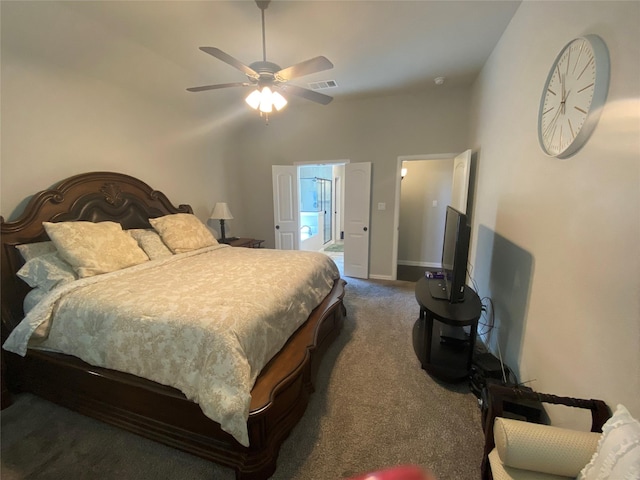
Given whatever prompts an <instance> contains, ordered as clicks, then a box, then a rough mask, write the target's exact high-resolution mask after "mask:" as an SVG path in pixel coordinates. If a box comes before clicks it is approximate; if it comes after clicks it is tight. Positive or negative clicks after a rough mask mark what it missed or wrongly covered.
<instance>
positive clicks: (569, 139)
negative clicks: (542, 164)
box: [538, 35, 609, 158]
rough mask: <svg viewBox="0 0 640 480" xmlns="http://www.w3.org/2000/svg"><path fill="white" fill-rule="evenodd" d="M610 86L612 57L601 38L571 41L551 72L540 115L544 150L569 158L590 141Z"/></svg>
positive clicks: (539, 137) (540, 130)
mask: <svg viewBox="0 0 640 480" xmlns="http://www.w3.org/2000/svg"><path fill="white" fill-rule="evenodd" d="M608 84H609V56H608V52H607V49H606V46H605V45H604V42H602V40H601V39H600V38H599V37H596V36H594V35H588V36H587V37H581V38H576V39H575V40H573V41H571V42H569V44H567V45H566V46H565V47H564V49H562V51H561V52H560V54H559V55H558V57H557V58H556V60H555V62H554V63H553V65H552V68H551V70H550V71H549V76H548V77H547V82H546V84H545V87H544V90H543V92H542V99H541V101H540V111H539V114H538V139H539V141H540V146H541V147H542V150H543V151H544V152H545V153H546V154H547V155H551V156H555V157H558V158H566V157H568V156H570V155H572V154H574V153H575V152H576V151H578V149H579V148H580V147H582V145H583V144H584V143H585V142H586V140H587V139H588V138H589V135H590V134H591V132H592V131H593V128H594V127H595V124H596V123H597V119H598V116H599V114H600V110H601V107H602V106H603V105H604V102H605V99H606V96H607V90H608V86H609V85H608Z"/></svg>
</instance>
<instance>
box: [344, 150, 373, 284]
mask: <svg viewBox="0 0 640 480" xmlns="http://www.w3.org/2000/svg"><path fill="white" fill-rule="evenodd" d="M344 181H345V184H344V274H345V276H347V277H356V278H369V230H370V229H369V218H370V214H371V163H370V162H363V163H347V165H346V166H345V180H344Z"/></svg>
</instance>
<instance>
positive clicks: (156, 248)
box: [127, 228, 173, 260]
mask: <svg viewBox="0 0 640 480" xmlns="http://www.w3.org/2000/svg"><path fill="white" fill-rule="evenodd" d="M127 233H128V234H129V235H131V236H132V237H133V239H134V240H135V241H136V242H138V245H139V246H140V248H142V250H144V253H146V254H147V256H148V257H149V259H151V260H156V259H158V258H165V257H170V256H172V255H173V253H172V252H171V250H169V247H167V246H166V245H165V244H164V242H163V241H162V238H160V235H158V233H157V232H156V231H155V230H146V229H144V228H134V229H131V230H127Z"/></svg>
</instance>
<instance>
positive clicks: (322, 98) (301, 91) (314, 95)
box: [280, 84, 333, 105]
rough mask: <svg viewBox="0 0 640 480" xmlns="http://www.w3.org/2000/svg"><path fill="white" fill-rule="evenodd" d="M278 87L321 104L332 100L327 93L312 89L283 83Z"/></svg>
mask: <svg viewBox="0 0 640 480" xmlns="http://www.w3.org/2000/svg"><path fill="white" fill-rule="evenodd" d="M280 88H281V89H282V90H283V91H284V92H286V93H292V94H293V95H297V96H298V97H302V98H306V99H307V100H311V101H312V102H316V103H321V104H322V105H327V104H329V103H331V100H333V97H330V96H329V95H325V94H324V93H318V92H314V91H313V90H308V89H306V88H302V87H298V86H296V85H291V84H285V85H281V86H280Z"/></svg>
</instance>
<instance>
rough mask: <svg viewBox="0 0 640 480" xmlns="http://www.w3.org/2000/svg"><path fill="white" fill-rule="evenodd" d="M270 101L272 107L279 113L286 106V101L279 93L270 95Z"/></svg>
mask: <svg viewBox="0 0 640 480" xmlns="http://www.w3.org/2000/svg"><path fill="white" fill-rule="evenodd" d="M271 101H272V102H273V106H274V107H276V110H277V111H280V110H282V109H283V108H284V107H286V106H287V99H286V98H284V97H283V96H282V95H280V93H279V92H273V94H272V95H271Z"/></svg>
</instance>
